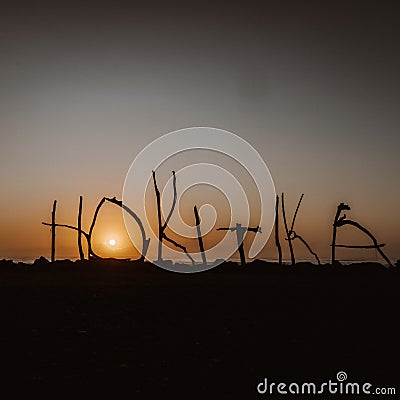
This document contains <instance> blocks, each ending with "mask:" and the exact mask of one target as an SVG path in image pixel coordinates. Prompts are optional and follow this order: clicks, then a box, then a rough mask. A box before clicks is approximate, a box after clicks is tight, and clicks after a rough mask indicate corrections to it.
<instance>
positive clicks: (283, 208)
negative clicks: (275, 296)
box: [281, 193, 296, 265]
mask: <svg viewBox="0 0 400 400" xmlns="http://www.w3.org/2000/svg"><path fill="white" fill-rule="evenodd" d="M281 197H282V215H283V222H284V225H285V231H286V238H287V241H288V244H289V250H290V259H291V262H292V265H295V264H296V259H295V257H294V251H293V245H292V238H291V230H289V228H288V224H287V220H286V212H285V193H282V196H281Z"/></svg>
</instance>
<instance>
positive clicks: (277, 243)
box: [275, 195, 282, 265]
mask: <svg viewBox="0 0 400 400" xmlns="http://www.w3.org/2000/svg"><path fill="white" fill-rule="evenodd" d="M275 245H276V248H277V249H278V260H279V265H282V247H281V242H280V241H279V196H278V195H276V202H275Z"/></svg>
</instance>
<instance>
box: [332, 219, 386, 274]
mask: <svg viewBox="0 0 400 400" xmlns="http://www.w3.org/2000/svg"><path fill="white" fill-rule="evenodd" d="M336 225H337V226H338V227H339V226H343V225H352V226H354V227H356V228H357V229H359V230H360V231H361V232H364V233H365V234H366V235H367V236H369V237H370V238H371V240H372V242H373V243H374V247H375V248H376V250H377V251H378V253H379V254H380V255H381V256H382V258H383V259H384V260H385V261H386V262H387V264H388V265H389V267H393V264H392V262H391V261H390V260H389V259H388V258H387V257H386V254H385V253H384V252H383V251H382V249H381V247H382V246H379V244H378V241H377V240H376V238H375V236H374V235H373V234H372V233H371V232H370V231H369V230H368V229H367V228H365V227H363V226H362V225H360V224H359V223H358V222H355V221H352V220H350V219H341V220H340V221H337V223H336Z"/></svg>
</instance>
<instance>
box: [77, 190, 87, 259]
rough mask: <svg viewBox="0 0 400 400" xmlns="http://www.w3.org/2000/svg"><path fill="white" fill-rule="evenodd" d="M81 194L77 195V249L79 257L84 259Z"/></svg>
mask: <svg viewBox="0 0 400 400" xmlns="http://www.w3.org/2000/svg"><path fill="white" fill-rule="evenodd" d="M82 201H83V198H82V196H79V209H78V250H79V258H80V259H81V260H84V259H85V254H84V253H83V249H82Z"/></svg>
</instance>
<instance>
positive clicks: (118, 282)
mask: <svg viewBox="0 0 400 400" xmlns="http://www.w3.org/2000/svg"><path fill="white" fill-rule="evenodd" d="M399 272H400V271H399V270H397V269H394V270H391V271H388V270H385V269H384V268H382V267H380V266H378V265H372V264H371V265H358V266H353V267H347V268H345V267H343V268H341V269H332V268H330V267H329V268H328V267H326V268H322V269H321V268H319V269H318V268H316V267H315V268H312V267H310V266H298V267H296V268H289V267H287V268H280V269H279V268H278V267H277V266H271V265H267V264H264V263H260V262H258V263H254V264H253V265H249V266H248V268H246V269H245V270H243V269H240V267H238V266H236V264H225V265H223V266H221V267H219V268H217V269H215V270H212V271H209V272H205V273H199V274H176V273H172V272H167V271H163V270H160V269H158V268H156V267H153V266H152V265H151V264H147V263H146V264H142V265H138V264H128V263H117V262H109V263H105V264H92V263H91V264H89V263H85V264H81V263H67V262H65V263H56V264H55V265H51V266H46V265H44V266H36V267H35V266H34V267H27V266H16V265H7V264H6V263H4V262H2V263H0V317H1V326H0V346H1V347H0V350H1V358H0V362H1V364H0V365H1V367H0V368H1V370H0V388H1V389H4V388H5V387H7V388H11V389H12V390H13V391H14V392H15V394H17V393H19V392H21V391H24V392H27V393H33V392H35V391H45V392H49V393H50V394H52V393H53V396H52V397H53V398H58V397H60V395H61V394H67V393H68V394H69V395H70V396H74V397H78V398H80V397H81V396H80V395H82V394H83V393H88V392H90V397H89V398H94V397H95V396H96V395H97V394H100V393H101V394H104V393H111V395H112V398H120V397H121V396H119V395H118V393H119V392H122V390H124V391H125V395H124V397H125V398H126V397H128V398H132V399H140V398H149V397H151V398H187V399H191V398H204V399H205V398H210V399H223V398H227V399H228V398H235V399H236V398H237V399H250V398H272V396H271V395H259V394H257V390H256V387H257V384H258V383H259V382H261V381H262V380H263V379H264V378H268V380H269V381H273V382H287V383H291V382H299V383H302V382H316V383H318V382H322V381H328V380H329V379H332V380H335V377H336V374H337V372H338V371H345V372H346V373H347V375H348V379H347V381H351V382H360V383H363V382H370V383H371V384H372V385H373V388H374V387H380V388H385V387H395V388H397V389H398V391H397V393H399V392H400V378H399V362H400V358H399V355H400V354H399V339H400V335H399V330H400V324H399V305H400V301H399V300H400V291H399V284H400V273H399ZM52 391H53V392H52ZM397 395H398V394H397ZM288 397H289V396H283V395H281V396H280V398H288ZM301 397H302V398H309V397H310V396H306V395H303V396H301ZM313 397H318V396H313ZM327 397H329V398H331V397H333V396H328V395H327V394H324V395H322V397H321V398H327ZM345 397H346V396H341V398H345ZM351 397H353V396H351ZM375 397H377V396H375ZM386 397H389V398H395V397H396V396H386Z"/></svg>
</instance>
